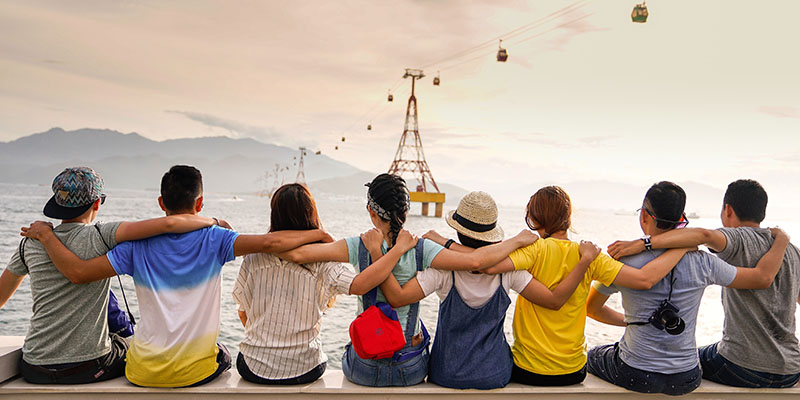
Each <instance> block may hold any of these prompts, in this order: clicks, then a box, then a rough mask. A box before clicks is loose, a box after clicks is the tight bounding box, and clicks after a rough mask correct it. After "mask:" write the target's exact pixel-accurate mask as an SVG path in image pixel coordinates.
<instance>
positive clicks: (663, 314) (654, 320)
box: [650, 300, 686, 335]
mask: <svg viewBox="0 0 800 400" xmlns="http://www.w3.org/2000/svg"><path fill="white" fill-rule="evenodd" d="M678 311H680V309H678V307H675V305H674V304H672V303H671V302H670V301H669V300H664V301H662V302H661V305H660V306H658V309H656V310H655V311H654V312H653V315H651V316H650V323H651V324H653V326H655V327H656V328H658V329H663V330H665V331H667V333H669V334H670V335H680V334H681V332H683V330H684V329H686V322H684V321H683V318H681V317H680V315H678Z"/></svg>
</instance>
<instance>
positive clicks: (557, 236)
mask: <svg viewBox="0 0 800 400" xmlns="http://www.w3.org/2000/svg"><path fill="white" fill-rule="evenodd" d="M550 237H551V238H553V239H561V240H568V239H569V237H567V231H558V232H555V233H553V234H552V235H550Z"/></svg>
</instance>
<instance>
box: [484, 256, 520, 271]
mask: <svg viewBox="0 0 800 400" xmlns="http://www.w3.org/2000/svg"><path fill="white" fill-rule="evenodd" d="M514 269H515V268H514V262H513V261H511V257H506V258H504V259H503V260H502V261H500V262H499V263H497V264H495V265H492V266H491V267H489V268H486V269H483V270H481V272H483V273H484V274H489V275H495V274H502V273H503V272H511V271H513V270H514Z"/></svg>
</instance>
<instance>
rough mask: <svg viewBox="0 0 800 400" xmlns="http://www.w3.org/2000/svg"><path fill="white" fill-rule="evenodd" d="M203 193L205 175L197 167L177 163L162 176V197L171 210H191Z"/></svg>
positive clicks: (167, 207)
mask: <svg viewBox="0 0 800 400" xmlns="http://www.w3.org/2000/svg"><path fill="white" fill-rule="evenodd" d="M202 195H203V175H201V174H200V171H199V170H198V169H197V168H195V167H192V166H189V165H175V166H173V167H172V168H170V169H169V171H167V173H166V174H164V177H162V178H161V199H162V201H163V202H164V207H165V208H166V209H168V210H170V211H187V210H191V209H192V208H194V204H195V200H197V198H198V197H200V196H202Z"/></svg>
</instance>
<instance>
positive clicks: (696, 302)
mask: <svg viewBox="0 0 800 400" xmlns="http://www.w3.org/2000/svg"><path fill="white" fill-rule="evenodd" d="M663 252H664V250H652V251H645V252H643V253H640V254H637V255H635V256H630V257H624V258H622V259H621V260H620V261H622V262H624V263H625V265H629V266H631V267H634V268H641V267H643V266H644V265H645V264H647V263H648V262H650V261H651V260H653V259H654V258H656V257H657V256H659V255H661V253H663ZM673 271H674V273H673V274H667V276H666V277H664V279H662V280H661V281H659V282H658V283H657V284H656V285H655V286H653V287H652V288H651V289H650V290H634V289H628V288H625V287H621V286H616V285H611V286H610V287H608V286H604V285H602V284H600V283H599V282H595V285H594V287H595V289H597V291H599V292H600V293H602V294H604V295H611V294H613V293H615V292H621V293H622V307H623V308H624V309H625V322H627V323H631V322H647V320H648V319H649V318H650V316H651V315H653V311H655V310H656V309H657V308H658V306H659V305H660V304H661V301H663V300H665V299H667V297H668V296H669V290H670V278H671V277H672V279H674V284H673V285H672V287H673V289H672V300H671V302H672V304H674V305H675V306H676V307H678V309H679V310H680V311H679V312H678V315H680V317H681V318H683V320H684V321H685V322H686V329H685V330H684V331H683V332H682V333H681V334H679V335H670V334H669V333H667V332H666V331H663V330H660V329H658V328H656V327H654V326H653V325H652V324H649V323H648V324H645V325H628V326H627V327H626V328H625V335H624V336H623V337H622V339H621V340H620V341H619V355H620V358H621V359H622V361H624V362H625V363H626V364H628V365H630V366H631V367H634V368H638V369H642V370H645V371H652V372H659V373H663V374H677V373H680V372H686V371H689V370H691V369H692V368H694V367H696V366H697V364H698V362H699V359H698V357H697V344H696V343H695V336H694V332H695V328H696V326H697V311H698V309H699V308H700V300H701V299H702V298H703V292H704V291H705V289H706V286H709V285H715V284H716V285H722V286H726V285H730V283H731V282H733V279H734V278H736V268H735V267H733V266H731V265H728V264H727V263H725V262H724V261H722V260H720V259H719V258H717V257H714V256H712V255H711V254H708V253H706V252H700V251H693V252H690V253H687V254H686V255H685V256H683V258H682V259H681V261H680V262H678V264H677V265H676V266H675V268H674V269H673Z"/></svg>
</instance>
